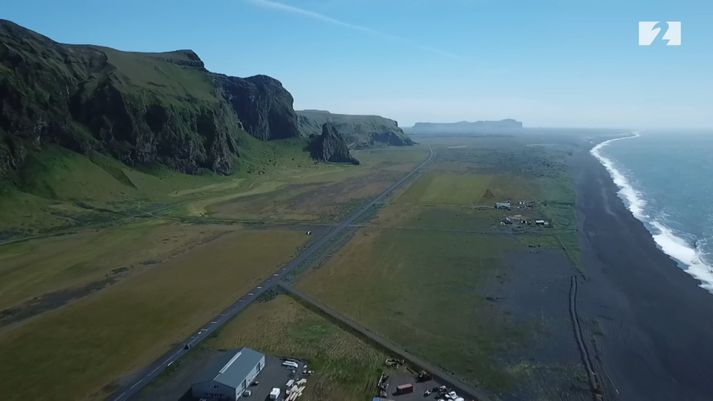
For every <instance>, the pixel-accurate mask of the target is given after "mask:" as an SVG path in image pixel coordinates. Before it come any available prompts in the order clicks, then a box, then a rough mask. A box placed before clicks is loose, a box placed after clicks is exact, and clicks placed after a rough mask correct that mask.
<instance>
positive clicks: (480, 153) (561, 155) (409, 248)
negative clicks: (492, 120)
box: [296, 136, 578, 395]
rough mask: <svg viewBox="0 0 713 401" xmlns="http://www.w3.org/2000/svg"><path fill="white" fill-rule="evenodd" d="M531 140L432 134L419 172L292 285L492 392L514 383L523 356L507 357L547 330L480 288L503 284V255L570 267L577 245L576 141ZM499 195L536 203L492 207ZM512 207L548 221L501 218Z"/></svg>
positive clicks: (524, 366)
mask: <svg viewBox="0 0 713 401" xmlns="http://www.w3.org/2000/svg"><path fill="white" fill-rule="evenodd" d="M538 139H539V138H522V137H506V136H503V137H475V138H451V139H447V138H438V139H434V140H433V141H434V144H435V146H434V148H435V150H436V155H437V157H436V161H435V162H434V164H433V166H432V168H431V169H430V170H429V172H428V173H426V174H425V175H423V176H421V177H420V178H419V179H418V180H417V181H416V182H415V183H414V184H413V185H411V186H410V187H409V188H408V189H406V190H405V191H403V192H402V193H401V194H400V196H397V197H395V198H394V199H392V200H391V201H389V202H388V203H387V205H386V206H385V207H384V208H383V209H382V210H380V211H379V213H378V215H377V216H376V217H375V218H374V219H373V220H372V221H371V222H370V223H368V224H366V225H365V226H364V227H363V228H362V229H361V230H360V231H359V232H358V233H357V234H356V235H355V236H354V238H353V239H352V240H351V241H350V242H349V243H348V244H347V245H346V246H345V247H344V248H342V249H341V250H339V251H338V252H337V253H336V254H335V255H334V256H333V257H332V258H331V259H329V260H327V261H326V262H325V263H323V265H321V266H319V267H318V268H316V269H314V270H313V271H311V272H309V273H308V274H306V275H305V276H304V277H302V278H301V279H299V281H298V282H297V284H296V285H297V287H298V288H300V289H302V290H304V291H306V292H308V293H310V294H312V295H314V296H315V297H316V298H318V299H320V300H321V301H323V302H325V303H326V304H328V305H330V306H331V307H333V308H335V309H336V310H338V311H340V312H342V313H345V314H346V315H347V316H349V317H351V318H353V319H355V320H356V321H359V322H361V323H363V324H365V325H366V326H367V327H369V328H370V329H371V330H374V331H375V332H378V333H381V334H382V335H385V336H386V337H388V338H390V339H392V340H394V341H396V342H397V343H399V344H401V345H402V346H404V347H405V348H406V349H408V350H409V351H412V352H414V353H416V354H419V355H421V356H423V357H425V358H426V359H428V360H430V361H432V362H433V363H435V364H437V365H440V366H441V367H443V368H445V369H446V370H450V371H453V372H455V373H456V374H458V375H459V376H461V377H462V378H464V379H465V380H467V381H469V382H471V383H473V384H476V385H481V386H483V387H485V388H486V389H487V390H489V391H491V392H492V393H493V394H497V395H504V394H507V393H508V392H511V391H513V390H514V389H515V388H516V387H517V385H518V383H519V382H521V381H522V380H521V379H522V378H523V375H526V374H529V373H530V372H529V369H530V368H529V367H528V366H529V365H530V364H529V362H527V361H523V360H522V357H521V356H520V359H518V358H517V357H516V358H514V359H511V357H512V356H513V355H518V354H520V355H524V354H526V353H527V352H526V350H525V348H526V347H528V346H529V344H531V341H533V339H535V338H537V337H539V336H541V335H542V333H543V332H544V331H546V329H547V327H544V326H543V323H541V322H537V321H531V320H526V319H517V318H514V317H513V316H512V315H511V313H510V312H509V311H508V310H507V309H506V308H504V307H503V306H502V305H501V304H500V303H499V302H498V299H495V298H493V297H490V296H487V294H488V293H490V292H492V290H493V288H495V286H501V285H505V286H507V282H506V280H507V278H506V277H507V276H508V274H510V273H511V271H512V269H511V268H510V264H509V263H508V258H509V257H512V256H513V255H527V252H528V250H529V249H533V247H534V248H535V249H541V248H547V249H549V250H551V251H553V252H562V251H564V252H567V254H568V255H569V256H570V261H571V264H572V267H574V266H575V264H576V256H577V254H578V243H577V241H576V232H575V231H574V227H575V226H574V224H575V221H574V195H573V191H571V183H570V178H569V173H568V169H567V165H566V160H567V155H568V151H569V149H571V148H570V147H571V146H576V144H570V143H567V142H566V141H565V142H564V143H557V144H556V145H552V146H550V145H548V146H534V145H533V141H537V140H538ZM448 140H452V141H453V142H454V143H455V144H458V145H459V146H449V145H454V144H453V143H448V142H447V141H448ZM503 200H512V201H513V202H518V201H532V202H535V204H536V206H534V207H525V206H523V207H522V208H517V209H516V208H514V209H513V210H512V211H502V210H495V209H494V207H493V203H494V202H496V201H503ZM514 214H522V215H523V216H525V217H526V218H528V219H536V218H545V219H548V220H550V221H551V222H552V228H542V227H535V226H527V225H523V226H505V225H502V224H501V223H500V222H501V220H502V219H503V218H504V217H505V216H508V215H514ZM532 268H538V267H537V265H533V266H532ZM574 271H575V270H574V268H572V272H574ZM503 283H504V284H503ZM498 288H500V287H498ZM562 302H566V297H565V298H564V299H563V301H562ZM559 318H561V319H566V316H560V317H559ZM530 395H532V394H530Z"/></svg>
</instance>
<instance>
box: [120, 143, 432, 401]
mask: <svg viewBox="0 0 713 401" xmlns="http://www.w3.org/2000/svg"><path fill="white" fill-rule="evenodd" d="M432 159H433V149H432V148H431V147H430V146H429V155H428V157H427V158H426V160H424V161H422V162H421V163H419V164H418V166H416V167H415V168H414V169H413V170H411V171H410V172H409V173H408V174H406V175H405V176H403V177H402V178H400V179H399V180H398V181H396V182H395V183H393V184H392V185H391V186H390V187H388V188H387V189H386V190H384V192H382V193H381V194H380V195H379V196H377V197H376V198H374V199H372V200H371V201H370V202H369V203H367V204H366V205H364V206H363V207H361V208H360V209H359V210H357V211H356V212H354V213H353V214H352V215H351V216H349V217H348V218H347V219H345V220H343V221H342V222H341V223H339V224H337V225H335V226H334V227H333V228H332V229H331V230H329V231H327V232H326V233H325V234H324V235H322V236H321V237H320V238H319V239H317V240H316V241H314V242H312V243H311V244H310V245H309V246H308V247H307V248H305V249H304V251H302V252H301V253H300V254H299V255H297V257H295V258H294V259H292V260H291V261H290V262H289V263H288V264H286V265H284V266H282V267H281V268H280V269H278V270H277V271H276V272H275V273H273V274H272V276H270V277H268V278H267V279H265V280H264V281H263V282H261V283H260V284H259V285H258V286H257V287H255V288H254V289H252V290H251V291H250V292H249V293H248V294H246V295H244V296H242V297H241V298H239V299H238V300H237V301H235V302H234V303H233V304H232V305H230V306H229V307H228V308H226V309H225V310H224V311H223V312H221V313H220V314H219V315H218V316H215V317H214V318H213V319H211V321H210V322H208V323H207V324H205V325H204V326H203V328H202V329H200V330H199V331H198V332H196V333H195V334H193V335H192V336H190V337H189V338H188V339H186V340H185V342H184V343H183V344H181V345H180V346H178V347H177V348H175V349H173V350H171V351H169V352H167V353H166V354H164V355H163V356H162V357H161V358H159V359H158V360H157V361H155V362H154V363H152V364H151V366H149V367H148V368H147V369H145V370H144V371H143V372H141V373H139V374H138V375H137V376H136V377H135V378H133V379H132V381H131V382H130V383H129V384H127V385H125V386H124V387H122V388H121V389H120V390H119V391H117V392H116V393H114V394H113V395H112V396H110V397H109V398H108V399H109V400H111V401H125V400H128V399H129V398H131V397H132V396H134V395H135V394H137V393H138V392H139V391H140V390H141V389H142V388H143V387H144V386H146V385H147V384H149V383H150V382H151V381H152V380H154V379H155V378H156V377H158V376H159V375H160V374H161V373H162V372H163V371H164V370H165V369H166V368H167V367H168V366H170V365H171V364H173V363H174V362H176V361H177V360H178V359H180V358H181V357H182V356H184V355H185V354H186V353H188V351H189V350H188V349H186V348H185V347H184V344H185V345H187V346H188V347H190V348H192V347H194V346H196V345H197V344H199V343H200V342H202V341H203V340H205V339H206V338H208V336H210V335H211V334H212V333H213V332H215V331H216V330H218V329H219V328H221V327H222V326H223V325H224V324H225V323H227V322H228V321H230V320H231V319H232V318H234V317H235V316H236V315H237V314H238V313H240V312H241V311H242V310H243V309H245V308H246V307H247V306H248V305H250V303H252V302H253V301H255V300H256V299H257V298H258V297H260V296H261V295H262V294H264V293H265V292H266V291H267V290H269V289H271V288H272V287H273V286H275V285H276V284H278V283H279V281H280V280H282V279H283V278H286V276H287V275H288V274H290V272H292V271H293V270H295V269H296V268H297V267H299V266H300V265H301V264H302V263H303V262H305V261H306V260H307V259H308V258H309V257H311V256H312V255H314V254H315V253H317V252H318V251H319V250H321V249H323V248H324V247H325V246H326V245H327V244H329V243H330V241H332V240H333V239H335V238H336V237H337V236H339V235H340V234H342V233H343V232H344V231H346V230H348V229H349V228H350V227H351V226H352V225H353V224H354V222H355V221H357V220H358V219H359V218H361V217H363V216H364V215H365V214H366V213H367V212H368V211H369V210H370V209H372V208H373V207H374V206H376V205H378V204H379V203H381V202H382V201H383V200H384V199H386V197H388V196H389V195H390V194H391V193H392V192H393V191H395V190H396V189H398V188H399V187H401V186H402V185H404V184H405V183H407V182H408V181H409V180H410V179H411V178H412V177H414V176H415V175H417V174H418V173H420V172H421V171H423V168H424V167H425V166H426V165H427V164H428V163H429V162H430V161H431V160H432Z"/></svg>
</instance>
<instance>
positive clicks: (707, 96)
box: [0, 0, 713, 128]
mask: <svg viewBox="0 0 713 401" xmlns="http://www.w3.org/2000/svg"><path fill="white" fill-rule="evenodd" d="M8 3H9V4H8ZM0 18H5V19H10V20H12V21H14V22H17V23H19V24H21V25H24V26H26V27H28V28H31V29H33V30H36V31H38V32H40V33H42V34H45V35H47V36H49V37H51V38H53V39H55V40H57V41H60V42H65V43H93V44H101V45H106V46H111V47H116V48H119V49H122V50H138V51H164V50H173V49H183V48H190V49H193V50H195V51H196V52H197V53H198V54H199V55H200V57H201V58H202V59H203V61H204V62H205V63H206V66H207V67H208V69H210V70H212V71H216V72H222V73H226V74H230V75H237V76H248V75H254V74H267V75H271V76H273V77H275V78H277V79H279V80H280V81H282V83H283V85H284V86H285V87H286V88H287V89H288V90H289V91H290V92H291V93H292V94H293V96H294V98H295V107H296V108H318V109H328V110H331V111H334V112H342V113H363V114H381V115H384V116H388V117H391V118H394V119H396V120H398V121H399V122H400V124H401V125H410V124H412V123H413V122H415V121H457V120H477V119H498V118H505V117H513V118H517V119H521V120H523V121H524V122H525V124H526V125H529V126H591V127H633V128H653V127H657V128H667V127H713V96H712V94H713V23H711V22H712V21H713V2H711V1H703V0H701V1H693V0H677V1H671V0H668V1H660V0H647V1H644V0H618V1H613V0H597V1H595V0H540V1H532V0H521V1H514V0H510V1H508V0H321V1H319V0H302V1H296V0H275V1H271V0H232V1H224V0H202V1H199V0H170V1H169V0H152V1H145V0H142V1H138V0H122V1H99V0H63V1H55V0H44V1H40V0H23V1H21V2H20V1H15V2H6V4H3V6H2V9H1V10H0ZM640 20H644V21H646V20H656V21H658V20H680V21H682V39H683V45H682V46H680V47H667V46H665V45H663V43H657V44H655V45H653V46H650V47H639V46H638V44H637V40H638V36H637V29H638V21H640Z"/></svg>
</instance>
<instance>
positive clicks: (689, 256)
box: [590, 132, 713, 293]
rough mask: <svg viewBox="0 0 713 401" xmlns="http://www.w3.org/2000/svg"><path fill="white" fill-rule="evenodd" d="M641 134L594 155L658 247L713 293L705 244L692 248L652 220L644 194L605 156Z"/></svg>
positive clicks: (597, 150) (599, 147)
mask: <svg viewBox="0 0 713 401" xmlns="http://www.w3.org/2000/svg"><path fill="white" fill-rule="evenodd" d="M638 137H639V133H638V132H634V133H633V135H630V136H626V137H621V138H614V139H610V140H608V141H604V142H602V143H600V144H598V145H597V146H595V147H593V148H592V150H591V151H590V152H591V154H592V155H593V156H594V157H596V158H597V160H599V162H600V163H602V165H603V166H604V167H605V168H606V169H607V171H608V172H609V175H610V176H611V178H612V180H613V181H614V184H616V186H617V187H618V188H619V191H618V195H619V197H620V198H621V199H622V200H623V201H624V203H625V204H626V206H627V207H628V209H629V210H630V211H631V213H632V214H633V215H634V217H636V218H637V219H638V220H639V221H641V222H642V223H644V226H645V227H646V228H647V229H648V230H649V232H650V233H651V235H652V236H653V238H654V241H655V242H656V244H657V245H658V247H659V248H660V249H661V250H662V251H663V252H664V253H666V254H667V255H668V256H670V257H671V258H673V259H674V260H676V261H677V262H679V263H680V264H681V265H683V267H684V270H685V271H686V273H688V274H690V275H691V276H693V277H694V278H695V279H696V280H698V281H700V286H701V287H702V288H704V289H706V290H707V291H709V292H711V293H713V267H712V266H710V265H708V264H706V263H705V261H704V260H703V252H702V251H701V246H700V245H702V244H696V245H692V244H691V243H690V242H689V241H686V240H685V239H684V238H682V237H681V236H680V235H677V234H676V233H675V232H674V231H673V230H672V229H671V228H669V227H668V226H666V225H665V224H664V223H662V222H661V221H659V220H658V219H656V218H652V217H651V216H650V215H648V214H646V213H645V208H646V200H644V197H643V194H642V193H641V192H640V191H637V190H636V189H635V188H634V187H633V185H632V184H631V182H630V180H629V179H628V178H627V177H626V176H625V175H624V174H623V173H622V172H621V171H620V170H619V169H617V166H616V164H615V163H614V162H613V161H612V160H611V159H609V158H608V157H606V156H604V155H602V152H601V150H602V149H603V148H605V147H606V146H608V145H609V144H611V143H612V142H616V141H623V140H628V139H634V138H638Z"/></svg>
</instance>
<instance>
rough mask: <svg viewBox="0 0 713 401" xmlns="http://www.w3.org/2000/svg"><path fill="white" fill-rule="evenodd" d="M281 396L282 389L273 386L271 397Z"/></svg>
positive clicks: (277, 397)
mask: <svg viewBox="0 0 713 401" xmlns="http://www.w3.org/2000/svg"><path fill="white" fill-rule="evenodd" d="M279 398H280V389H279V388H277V387H273V388H272V390H270V399H271V400H277V399H279Z"/></svg>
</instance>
